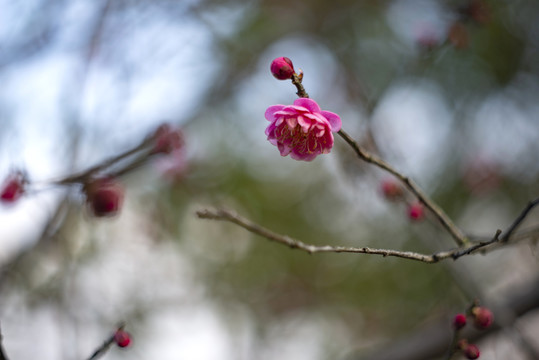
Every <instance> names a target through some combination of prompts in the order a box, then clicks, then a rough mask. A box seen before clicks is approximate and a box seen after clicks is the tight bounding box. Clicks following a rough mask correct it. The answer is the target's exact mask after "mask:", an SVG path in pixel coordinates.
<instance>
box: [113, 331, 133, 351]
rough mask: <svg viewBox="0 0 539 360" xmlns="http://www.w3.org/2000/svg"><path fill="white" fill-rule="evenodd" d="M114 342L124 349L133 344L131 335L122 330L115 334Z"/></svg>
mask: <svg viewBox="0 0 539 360" xmlns="http://www.w3.org/2000/svg"><path fill="white" fill-rule="evenodd" d="M114 342H115V343H116V345H118V346H119V347H122V348H123V347H126V346H129V344H131V335H129V333H128V332H127V331H124V330H121V329H119V330H116V332H115V333H114Z"/></svg>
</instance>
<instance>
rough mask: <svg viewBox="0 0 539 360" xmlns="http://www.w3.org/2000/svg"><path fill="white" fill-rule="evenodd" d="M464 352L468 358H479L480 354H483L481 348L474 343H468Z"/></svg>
mask: <svg viewBox="0 0 539 360" xmlns="http://www.w3.org/2000/svg"><path fill="white" fill-rule="evenodd" d="M463 353H464V356H466V359H478V358H479V355H481V352H480V351H479V348H478V347H477V346H475V345H474V344H468V345H467V346H466V348H464V350H463Z"/></svg>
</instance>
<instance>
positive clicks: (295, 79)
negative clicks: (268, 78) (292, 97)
mask: <svg viewBox="0 0 539 360" xmlns="http://www.w3.org/2000/svg"><path fill="white" fill-rule="evenodd" d="M302 79H303V73H302V72H300V73H299V74H296V73H294V74H293V75H292V84H294V86H295V87H296V89H298V92H297V93H296V95H298V96H299V97H300V98H308V97H309V94H307V91H305V88H304V87H303V84H302V83H301V81H302Z"/></svg>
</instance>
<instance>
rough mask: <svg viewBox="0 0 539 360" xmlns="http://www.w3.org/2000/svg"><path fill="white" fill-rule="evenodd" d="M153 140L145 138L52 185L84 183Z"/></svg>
mask: <svg viewBox="0 0 539 360" xmlns="http://www.w3.org/2000/svg"><path fill="white" fill-rule="evenodd" d="M153 141H154V139H153V138H152V137H147V138H145V139H144V140H143V141H142V142H141V143H140V144H138V145H136V146H135V147H133V148H131V149H129V150H127V151H124V152H123V153H121V154H118V155H115V156H113V157H111V158H109V159H107V160H105V161H103V162H101V163H99V164H97V165H95V166H92V167H91V168H89V169H86V170H84V171H82V172H80V173H78V174H74V175H70V176H67V177H65V178H63V179H60V180H56V181H55V182H54V183H56V184H58V185H68V184H81V183H84V182H86V181H87V180H88V179H89V178H91V177H92V176H93V175H95V174H97V173H99V172H101V171H104V170H106V169H108V168H110V167H111V166H113V165H115V164H117V163H118V162H120V161H122V160H124V159H126V158H128V157H130V156H132V155H134V154H136V153H137V152H140V151H142V150H145V149H146V148H147V147H148V146H149V145H150V144H152V143H153ZM148 155H149V154H144V155H143V157H144V158H146V157H148ZM140 161H141V160H140V159H137V161H135V162H140Z"/></svg>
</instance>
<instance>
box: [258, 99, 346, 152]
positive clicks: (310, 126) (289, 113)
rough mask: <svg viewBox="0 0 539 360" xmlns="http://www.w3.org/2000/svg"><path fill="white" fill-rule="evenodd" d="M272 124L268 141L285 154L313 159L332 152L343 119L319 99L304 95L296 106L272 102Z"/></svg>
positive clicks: (269, 128)
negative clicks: (336, 133) (334, 134)
mask: <svg viewBox="0 0 539 360" xmlns="http://www.w3.org/2000/svg"><path fill="white" fill-rule="evenodd" d="M265 116H266V119H267V120H268V121H270V122H271V124H270V125H269V126H268V127H267V128H266V135H267V136H268V140H269V142H270V143H272V144H273V145H275V146H277V148H278V149H279V152H280V153H281V156H286V155H288V154H290V156H291V157H292V159H295V160H303V161H311V160H313V159H314V158H315V157H317V156H318V155H320V154H328V153H329V152H330V151H331V148H332V147H333V133H332V132H337V131H339V130H340V129H341V118H340V117H339V115H337V114H335V113H332V112H330V111H323V110H321V109H320V106H318V104H317V103H316V101H314V100H312V99H308V98H300V99H297V100H296V101H294V105H272V106H270V107H269V108H268V109H267V110H266V114H265Z"/></svg>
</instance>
